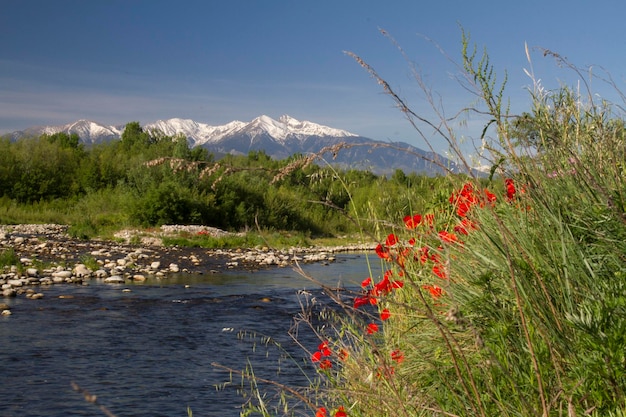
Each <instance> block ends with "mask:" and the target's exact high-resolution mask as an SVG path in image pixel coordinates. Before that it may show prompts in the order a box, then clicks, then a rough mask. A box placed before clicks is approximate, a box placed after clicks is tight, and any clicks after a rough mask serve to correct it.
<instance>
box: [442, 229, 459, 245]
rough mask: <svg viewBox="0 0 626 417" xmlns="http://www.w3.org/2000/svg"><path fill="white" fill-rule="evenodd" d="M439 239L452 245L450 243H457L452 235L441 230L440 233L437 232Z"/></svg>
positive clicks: (456, 239)
mask: <svg viewBox="0 0 626 417" xmlns="http://www.w3.org/2000/svg"><path fill="white" fill-rule="evenodd" d="M439 239H441V240H442V241H444V242H445V243H452V242H457V241H458V238H457V237H456V235H455V234H454V233H450V232H446V231H445V230H442V231H441V232H439Z"/></svg>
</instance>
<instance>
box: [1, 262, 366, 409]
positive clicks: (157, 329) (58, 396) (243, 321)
mask: <svg viewBox="0 0 626 417" xmlns="http://www.w3.org/2000/svg"><path fill="white" fill-rule="evenodd" d="M305 269H306V271H307V272H308V273H309V274H311V275H312V276H313V277H315V278H316V279H319V280H321V281H323V282H324V283H325V284H329V285H337V283H338V282H341V283H342V285H344V286H353V287H355V286H357V285H358V283H360V282H361V280H362V279H363V278H364V277H366V276H368V275H369V272H368V269H367V262H366V261H365V257H364V256H360V255H342V256H339V257H338V261H337V262H335V263H333V264H331V265H329V266H323V265H309V266H306V267H305ZM186 286H188V288H186ZM124 288H128V289H130V290H131V292H123V291H122V290H123V289H124ZM303 289H307V290H308V291H310V292H311V293H313V295H314V296H317V297H318V298H319V299H320V300H322V299H323V296H322V295H321V293H320V292H319V290H317V289H316V287H315V285H314V284H312V283H311V282H310V281H308V280H306V279H305V278H302V277H300V276H299V275H298V274H297V273H295V272H294V271H292V270H291V269H288V268H287V269H272V270H268V271H261V272H254V273H246V274H242V273H227V274H208V275H194V276H190V275H186V276H185V275H182V276H179V277H175V278H170V279H167V280H161V281H148V282H146V283H143V284H136V285H131V286H116V285H105V284H101V283H97V282H95V281H93V282H92V283H91V285H89V286H65V285H57V286H51V287H49V288H47V289H41V290H42V292H44V293H45V297H44V298H43V299H41V300H28V299H25V298H23V297H18V298H15V299H10V300H7V302H8V303H10V304H11V310H12V312H13V314H12V315H11V316H8V317H0V340H1V342H0V370H1V372H0V375H1V377H2V380H3V383H2V389H1V390H0V415H1V416H16V417H17V416H19V417H26V416H98V415H104V414H102V413H101V412H100V411H99V410H98V408H97V407H96V406H94V405H92V404H89V403H87V402H86V401H85V400H84V399H83V397H82V396H81V395H80V394H78V393H76V392H75V391H73V390H72V388H71V382H72V381H74V382H76V383H77V384H78V385H79V386H81V387H82V388H84V389H86V390H88V391H89V392H91V393H92V394H96V395H97V396H98V403H99V404H102V405H104V406H106V407H107V408H108V409H109V410H110V411H111V412H113V413H114V414H115V415H117V416H118V417H122V416H167V417H171V416H186V415H187V412H186V409H187V407H188V406H189V407H190V408H191V409H192V411H193V413H194V416H238V415H239V411H240V409H239V406H240V405H241V403H242V401H243V399H242V397H241V395H240V393H238V392H237V388H236V385H237V384H234V385H230V386H227V387H226V388H224V389H220V390H216V388H215V386H216V385H218V384H221V383H223V382H225V381H227V380H228V379H229V375H228V374H227V373H225V372H223V371H220V370H218V369H216V368H215V367H213V366H212V365H211V363H213V362H219V363H221V364H223V365H225V366H229V367H232V368H234V369H243V368H245V366H246V363H247V360H249V361H250V363H251V364H252V365H253V367H254V371H255V373H256V374H257V375H260V376H266V377H269V378H272V379H275V380H278V381H280V382H283V383H287V384H294V385H297V384H304V385H306V381H305V380H304V379H303V378H304V377H303V375H302V372H301V371H300V370H299V369H298V367H297V366H296V363H298V364H300V365H303V366H304V367H305V368H306V367H309V366H310V365H309V364H308V360H307V358H305V354H304V352H302V350H301V349H300V348H299V347H298V346H297V345H296V344H295V343H294V341H293V340H292V339H291V337H290V336H289V335H288V331H289V328H290V327H291V325H292V324H293V317H294V315H296V314H297V313H299V312H300V311H301V306H300V301H299V300H301V299H302V296H299V295H298V294H297V293H298V291H299V290H303ZM61 295H69V296H72V297H73V298H59V296H61ZM268 299H269V300H268ZM231 329H232V330H231ZM242 332H246V333H245V334H246V335H247V336H246V337H241V335H242ZM253 334H256V335H266V336H270V337H272V338H273V339H274V340H275V341H276V342H277V343H279V344H280V345H281V346H282V348H283V349H284V350H285V352H288V353H290V354H291V355H293V356H294V357H295V358H296V359H295V362H294V361H281V363H280V366H279V364H278V362H277V359H278V355H279V353H280V352H279V351H278V350H277V349H269V350H268V349H267V348H265V347H264V346H263V344H262V343H261V341H262V340H261V337H260V336H258V337H253V336H252V335H253ZM301 337H302V338H305V340H304V342H305V343H306V338H307V337H311V336H310V335H308V336H307V334H306V332H304V333H302V335H301ZM310 343H311V345H313V346H312V347H313V348H314V347H315V346H316V341H315V340H314V339H310ZM278 370H280V373H278V374H277V371H278Z"/></svg>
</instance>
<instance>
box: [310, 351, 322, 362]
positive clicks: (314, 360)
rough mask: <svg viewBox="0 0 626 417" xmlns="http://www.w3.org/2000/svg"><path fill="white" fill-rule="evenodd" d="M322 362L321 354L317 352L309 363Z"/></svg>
mask: <svg viewBox="0 0 626 417" xmlns="http://www.w3.org/2000/svg"><path fill="white" fill-rule="evenodd" d="M321 360H322V352H320V351H319V350H318V351H317V352H315V353H314V354H312V355H311V362H319V361H321Z"/></svg>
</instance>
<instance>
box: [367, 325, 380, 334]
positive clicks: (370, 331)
mask: <svg viewBox="0 0 626 417" xmlns="http://www.w3.org/2000/svg"><path fill="white" fill-rule="evenodd" d="M377 332H378V324H376V323H370V324H368V325H367V334H374V333H377Z"/></svg>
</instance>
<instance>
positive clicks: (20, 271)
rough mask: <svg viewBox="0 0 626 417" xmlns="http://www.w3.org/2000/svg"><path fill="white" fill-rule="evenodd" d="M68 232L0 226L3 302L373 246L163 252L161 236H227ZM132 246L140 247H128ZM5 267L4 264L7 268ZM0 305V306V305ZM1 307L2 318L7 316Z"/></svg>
mask: <svg viewBox="0 0 626 417" xmlns="http://www.w3.org/2000/svg"><path fill="white" fill-rule="evenodd" d="M67 229H68V226H65V225H58V224H23V225H0V254H2V253H4V254H6V253H11V255H12V257H13V262H10V265H7V266H6V267H5V268H4V269H3V270H0V285H1V287H2V295H3V296H4V297H15V296H19V295H25V296H26V297H28V298H31V299H37V298H41V297H43V293H41V292H38V291H37V289H36V288H37V286H45V285H54V284H62V283H69V284H78V285H87V284H88V283H89V281H90V280H92V279H97V280H102V281H103V282H105V283H110V284H124V283H130V282H142V281H145V280H147V279H148V278H156V279H166V278H167V277H168V275H170V274H180V273H189V274H207V273H208V274H210V273H219V272H223V271H226V270H233V269H239V270H247V271H253V270H258V269H260V268H271V267H286V266H290V265H293V264H295V263H312V262H322V263H332V262H334V261H335V256H334V254H336V253H342V252H365V251H369V250H371V249H373V248H372V245H345V246H333V247H307V248H303V247H293V248H289V249H283V250H274V249H271V248H268V247H256V248H239V249H228V250H226V249H205V248H189V247H176V246H163V245H162V238H163V237H164V236H174V235H176V234H180V233H194V234H195V233H204V234H211V235H214V236H220V235H222V234H224V233H227V232H225V231H222V230H220V229H216V228H210V227H205V226H172V225H166V226H162V227H161V228H160V229H158V230H155V231H153V232H151V233H146V232H145V231H142V232H141V233H140V236H139V232H138V231H133V230H124V231H120V232H119V233H117V234H116V240H115V241H112V240H86V241H84V240H78V239H72V238H71V237H70V236H69V235H68V234H67ZM130 242H139V243H134V244H131V243H130ZM4 263H6V259H5V262H4ZM0 304H2V303H0ZM2 307H6V305H0V311H3V312H4V313H3V314H10V310H9V309H8V308H2Z"/></svg>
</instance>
